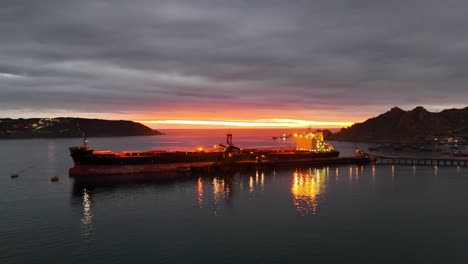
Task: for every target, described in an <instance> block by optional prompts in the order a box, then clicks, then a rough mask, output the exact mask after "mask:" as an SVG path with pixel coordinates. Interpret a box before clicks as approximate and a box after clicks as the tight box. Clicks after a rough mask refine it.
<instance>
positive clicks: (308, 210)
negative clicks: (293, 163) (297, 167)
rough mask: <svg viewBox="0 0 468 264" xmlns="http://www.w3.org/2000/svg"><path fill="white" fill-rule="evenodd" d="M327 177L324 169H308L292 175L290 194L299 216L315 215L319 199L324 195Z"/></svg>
mask: <svg viewBox="0 0 468 264" xmlns="http://www.w3.org/2000/svg"><path fill="white" fill-rule="evenodd" d="M327 176H328V174H327V173H326V170H324V169H313V170H312V169H309V170H307V171H295V172H294V173H293V177H292V184H291V194H292V198H293V204H294V207H295V208H296V210H297V212H298V213H299V214H300V215H302V216H304V215H307V214H313V215H315V214H316V213H317V209H318V205H319V202H320V199H321V198H323V195H324V193H325V179H326V177H327Z"/></svg>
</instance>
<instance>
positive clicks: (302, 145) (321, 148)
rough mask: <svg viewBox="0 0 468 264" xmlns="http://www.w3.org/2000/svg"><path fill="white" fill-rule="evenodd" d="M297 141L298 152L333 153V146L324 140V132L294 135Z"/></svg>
mask: <svg viewBox="0 0 468 264" xmlns="http://www.w3.org/2000/svg"><path fill="white" fill-rule="evenodd" d="M294 138H295V140H296V150H297V151H311V152H331V151H333V146H332V145H331V144H330V143H327V142H325V141H324V139H323V132H322V131H321V130H317V131H315V132H310V131H309V132H307V133H302V134H294Z"/></svg>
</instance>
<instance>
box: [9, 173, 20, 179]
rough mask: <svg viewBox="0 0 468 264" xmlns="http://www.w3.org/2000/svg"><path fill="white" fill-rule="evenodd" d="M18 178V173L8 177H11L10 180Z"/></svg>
mask: <svg viewBox="0 0 468 264" xmlns="http://www.w3.org/2000/svg"><path fill="white" fill-rule="evenodd" d="M18 176H19V175H18V173H12V174H10V177H11V178H18Z"/></svg>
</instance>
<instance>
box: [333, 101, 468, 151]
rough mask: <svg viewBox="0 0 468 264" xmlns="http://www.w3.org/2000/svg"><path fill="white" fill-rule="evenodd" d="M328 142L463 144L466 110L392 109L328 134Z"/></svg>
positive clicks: (466, 129)
mask: <svg viewBox="0 0 468 264" xmlns="http://www.w3.org/2000/svg"><path fill="white" fill-rule="evenodd" d="M327 138H328V139H330V140H340V141H361V142H394V143H417V142H419V143H422V142H433V141H439V142H440V143H443V142H450V141H453V142H459V143H463V142H467V140H468V107H465V108H463V109H447V110H443V111H441V112H439V113H434V112H429V111H427V110H426V109H424V108H423V107H421V106H418V107H416V108H414V109H413V110H410V111H404V110H402V109H400V108H398V107H394V108H392V109H390V111H387V112H385V113H383V114H381V115H379V116H377V117H373V118H370V119H368V120H366V121H365V122H363V123H356V124H354V125H352V126H351V127H348V128H342V129H341V131H339V132H336V133H334V134H329V135H328V137H327Z"/></svg>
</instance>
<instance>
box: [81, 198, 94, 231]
mask: <svg viewBox="0 0 468 264" xmlns="http://www.w3.org/2000/svg"><path fill="white" fill-rule="evenodd" d="M91 204H92V203H91V194H90V192H89V191H88V190H86V189H84V190H83V217H82V218H81V234H82V235H83V237H84V238H85V239H86V240H92V239H93V237H92V235H93V212H92V211H91Z"/></svg>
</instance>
